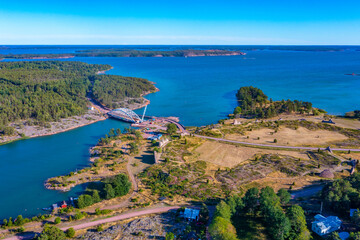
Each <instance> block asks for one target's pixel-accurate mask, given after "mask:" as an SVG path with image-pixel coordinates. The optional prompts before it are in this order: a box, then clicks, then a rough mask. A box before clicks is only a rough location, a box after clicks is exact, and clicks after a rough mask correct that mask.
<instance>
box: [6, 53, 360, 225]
mask: <svg viewBox="0 0 360 240" xmlns="http://www.w3.org/2000/svg"><path fill="white" fill-rule="evenodd" d="M7 51H10V50H7ZM12 51H14V50H12ZM16 51H17V52H16V53H20V52H21V50H19V49H17V50H16ZM26 51H27V52H31V51H30V50H26ZM26 51H25V52H26ZM32 51H33V50H32ZM41 51H43V52H46V53H48V52H51V50H49V49H46V50H41ZM64 51H65V50H56V51H55V52H56V53H61V52H64ZM72 51H74V49H73V48H72ZM66 52H69V51H66ZM0 53H1V51H0ZM31 53H32V52H31ZM71 60H72V61H74V60H76V61H84V62H88V63H104V64H111V65H112V66H114V69H112V70H110V71H109V72H108V73H109V74H118V75H123V76H134V77H142V78H147V79H149V80H150V81H153V82H155V83H156V86H157V87H158V88H159V89H160V92H157V93H155V94H150V95H148V96H147V98H148V99H150V100H151V104H150V105H149V106H148V113H147V114H149V115H157V116H178V117H180V120H181V122H182V123H183V124H184V125H196V126H200V125H205V124H211V123H214V122H217V121H218V120H219V119H221V118H224V117H226V115H227V114H228V113H230V112H232V110H233V108H234V107H235V106H236V105H235V104H236V102H235V91H236V90H237V89H238V88H239V87H241V86H248V85H253V86H256V87H259V88H261V89H262V90H263V91H264V92H265V93H266V94H267V95H268V96H269V97H272V98H273V99H274V100H279V99H292V100H294V99H298V100H304V101H311V102H313V104H314V106H316V107H320V108H324V109H326V110H327V111H329V112H330V113H333V114H342V113H345V112H347V111H351V110H354V109H359V108H360V104H359V100H360V97H359V96H360V88H359V86H360V77H358V76H347V75H345V74H347V73H353V72H354V73H360V52H358V51H335V52H326V51H325V52H322V51H320V52H319V51H279V50H263V51H249V52H248V54H247V55H246V56H230V57H194V58H75V59H71ZM138 112H139V113H142V110H141V109H140V110H138ZM124 127H128V124H126V123H122V122H119V121H116V120H111V119H109V120H106V121H101V122H97V123H95V124H92V125H88V126H85V127H82V128H78V129H75V130H72V131H69V132H65V133H60V134H57V135H53V136H47V137H40V138H34V139H28V140H23V141H18V142H14V143H11V144H7V145H3V146H0V188H1V189H2V194H1V197H0V219H1V218H5V217H9V216H16V215H18V214H23V215H25V216H31V215H34V214H37V213H39V212H41V210H40V209H41V208H43V207H48V206H49V205H50V204H52V203H54V202H57V201H61V200H64V199H67V198H68V197H69V196H75V195H77V194H79V193H80V192H81V191H82V190H83V189H82V187H77V188H74V189H73V190H72V191H70V192H68V193H60V192H57V191H51V190H46V189H44V187H43V183H44V181H45V180H46V179H47V178H49V177H52V176H56V175H60V174H66V173H69V172H70V171H74V170H76V169H80V168H83V167H85V166H88V164H89V148H90V147H91V146H93V145H94V144H96V142H97V140H98V138H100V137H102V136H103V135H105V134H106V133H107V132H108V131H109V129H110V128H124Z"/></svg>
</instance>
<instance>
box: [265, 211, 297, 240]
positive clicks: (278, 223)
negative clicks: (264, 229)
mask: <svg viewBox="0 0 360 240" xmlns="http://www.w3.org/2000/svg"><path fill="white" fill-rule="evenodd" d="M267 219H268V231H269V233H270V235H271V236H272V237H273V239H277V240H283V239H285V238H286V237H287V236H288V235H289V232H290V228H291V226H290V221H289V219H288V218H287V217H286V216H285V214H284V212H283V210H282V208H281V207H280V206H270V207H269V210H268V216H267Z"/></svg>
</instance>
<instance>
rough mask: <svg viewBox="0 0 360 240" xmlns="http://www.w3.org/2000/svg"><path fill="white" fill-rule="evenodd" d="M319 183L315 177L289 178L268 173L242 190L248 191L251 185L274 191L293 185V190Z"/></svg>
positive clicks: (278, 173) (282, 174) (276, 173)
mask: <svg viewBox="0 0 360 240" xmlns="http://www.w3.org/2000/svg"><path fill="white" fill-rule="evenodd" d="M316 181H319V177H316V176H307V175H306V176H298V177H289V176H287V175H286V174H285V173H282V172H279V171H276V172H273V173H270V174H269V175H268V176H267V177H265V178H261V179H258V180H255V181H253V182H252V183H250V184H248V185H245V186H244V189H248V188H249V187H251V185H252V184H254V185H256V186H258V187H260V188H263V187H266V186H269V187H272V188H273V189H274V190H275V191H278V190H279V189H282V188H285V189H289V188H290V186H292V185H293V183H295V185H293V186H292V187H293V189H298V188H303V187H305V186H309V185H312V184H313V183H314V182H316Z"/></svg>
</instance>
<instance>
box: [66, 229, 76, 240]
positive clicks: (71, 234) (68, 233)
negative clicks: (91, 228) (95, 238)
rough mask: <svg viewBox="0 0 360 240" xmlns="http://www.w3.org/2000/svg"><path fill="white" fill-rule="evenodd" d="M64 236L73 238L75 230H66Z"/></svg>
mask: <svg viewBox="0 0 360 240" xmlns="http://www.w3.org/2000/svg"><path fill="white" fill-rule="evenodd" d="M65 234H66V237H68V238H73V237H74V236H75V230H74V229H73V228H69V229H68V230H66V232H65Z"/></svg>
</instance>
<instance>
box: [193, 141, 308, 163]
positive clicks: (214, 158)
mask: <svg viewBox="0 0 360 240" xmlns="http://www.w3.org/2000/svg"><path fill="white" fill-rule="evenodd" d="M195 151H196V152H197V153H199V154H200V156H199V158H198V159H199V160H204V161H207V162H211V163H213V164H217V165H220V166H223V167H234V166H236V165H238V164H240V163H243V162H245V161H246V160H248V159H249V158H251V157H252V156H254V155H255V154H269V153H279V154H283V155H289V156H292V157H295V158H302V159H307V160H308V159H309V158H308V156H307V154H306V153H302V152H297V151H281V150H268V149H260V148H250V147H241V146H235V145H230V144H226V143H220V142H213V141H205V142H204V143H203V144H202V145H201V146H200V147H198V148H197V149H196V150H195Z"/></svg>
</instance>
